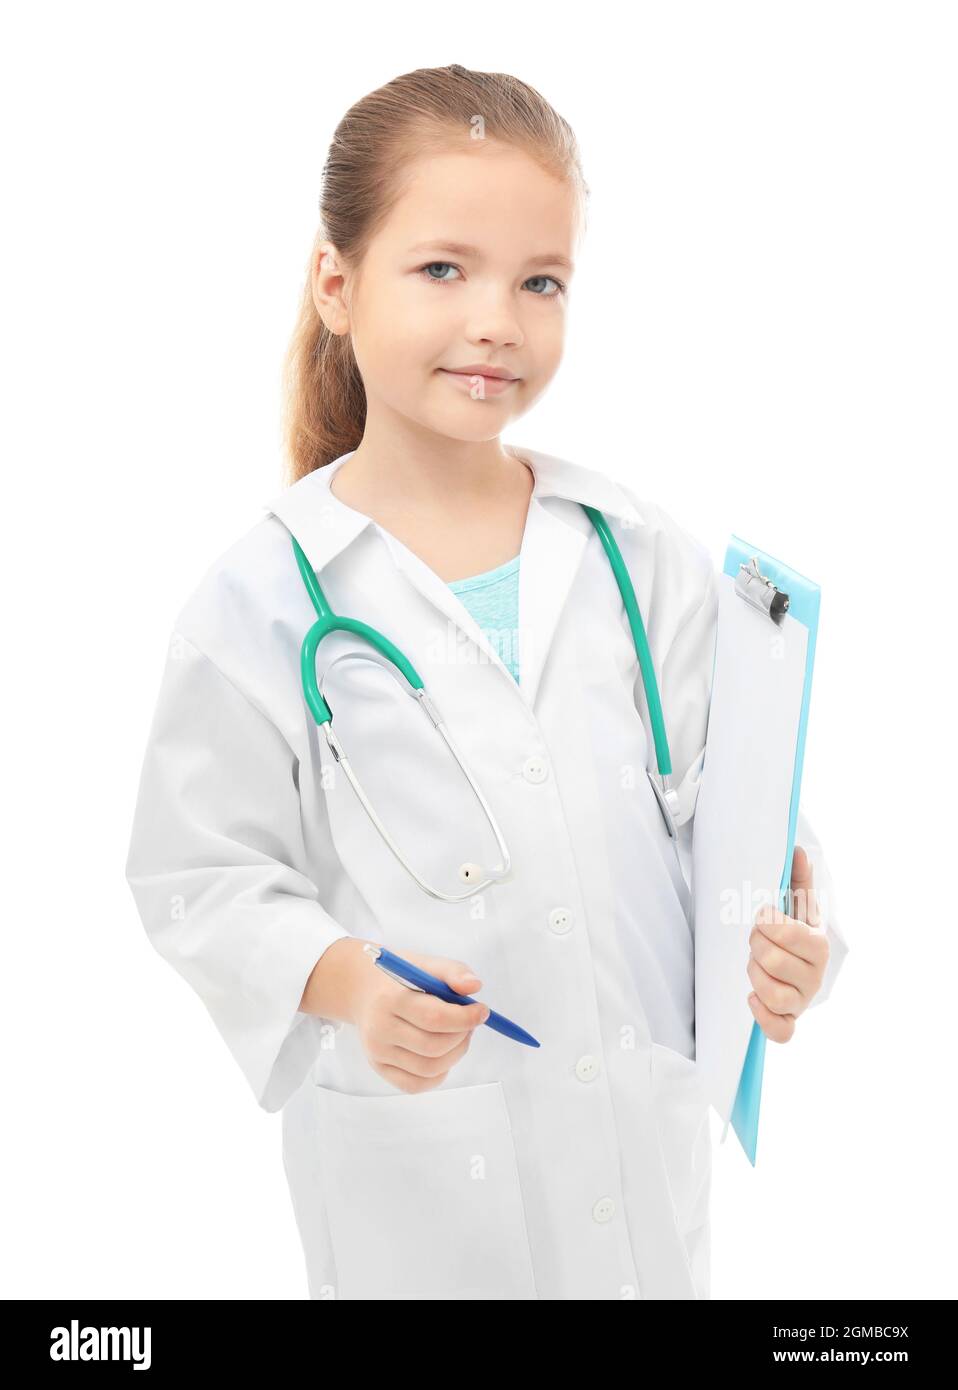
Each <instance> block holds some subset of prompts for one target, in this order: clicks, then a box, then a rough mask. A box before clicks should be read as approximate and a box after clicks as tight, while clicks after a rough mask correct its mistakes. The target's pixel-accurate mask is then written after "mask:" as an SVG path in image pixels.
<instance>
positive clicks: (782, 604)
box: [735, 555, 788, 623]
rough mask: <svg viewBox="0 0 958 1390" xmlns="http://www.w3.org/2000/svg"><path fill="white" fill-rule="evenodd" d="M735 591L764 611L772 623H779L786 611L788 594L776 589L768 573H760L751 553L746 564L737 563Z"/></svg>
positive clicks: (740, 596)
mask: <svg viewBox="0 0 958 1390" xmlns="http://www.w3.org/2000/svg"><path fill="white" fill-rule="evenodd" d="M735 592H736V593H737V594H738V596H739V598H743V599H744V600H745V602H746V603H750V604H751V605H752V607H753V608H757V609H758V610H759V612H761V613H765V614H766V615H767V616H768V617H769V618H771V619H772V622H774V623H781V621H782V619H783V618H784V617H785V614H786V613H787V612H788V594H786V593H785V592H784V590H782V589H776V587H775V585H774V584H773V583H772V581H771V580H770V579H769V577H768V575H766V574H762V572H761V570H760V569H759V567H758V556H757V555H753V556H752V558H751V560H749V562H748V564H747V565H746V564H745V563H744V561H743V562H742V564H740V565H739V567H738V576H737V577H736V580H735Z"/></svg>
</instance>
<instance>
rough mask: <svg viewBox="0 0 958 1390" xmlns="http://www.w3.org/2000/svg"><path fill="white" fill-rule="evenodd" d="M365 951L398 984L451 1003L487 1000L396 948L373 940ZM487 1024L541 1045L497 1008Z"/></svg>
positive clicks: (515, 1037) (504, 1033) (530, 1042)
mask: <svg viewBox="0 0 958 1390" xmlns="http://www.w3.org/2000/svg"><path fill="white" fill-rule="evenodd" d="M363 950H364V951H365V952H366V954H367V956H369V957H370V958H371V959H372V961H373V962H374V964H376V965H378V966H379V968H380V970H384V971H385V972H386V974H387V975H389V976H390V977H391V978H392V979H394V980H396V981H397V983H398V984H401V985H405V986H406V988H407V989H418V990H421V991H422V993H423V994H435V995H436V996H437V997H438V998H439V999H445V1001H446V1003H447V1004H481V1003H482V1002H483V1001H482V1000H481V999H473V997H472V995H471V994H457V993H456V991H455V990H454V989H450V987H449V985H447V984H446V982H445V980H439V979H437V978H436V976H435V975H430V974H428V973H427V972H426V971H425V970H420V969H419V967H418V965H413V964H412V962H411V961H408V960H403V958H402V956H394V955H393V953H392V951H387V950H386V948H385V946H374V945H373V944H372V943H371V942H367V943H366V945H365V946H364V947H363ZM485 1023H486V1026H487V1027H489V1028H494V1029H495V1030H496V1032H497V1033H502V1034H503V1035H504V1036H505V1037H507V1038H513V1039H514V1040H515V1041H516V1042H521V1043H526V1045H527V1046H529V1047H538V1046H539V1044H538V1043H537V1042H536V1040H535V1038H534V1037H533V1036H532V1034H531V1033H527V1032H526V1030H525V1029H524V1028H520V1027H519V1025H518V1023H511V1022H510V1021H509V1019H508V1018H503V1016H502V1014H497V1013H496V1011H495V1010H494V1009H490V1010H489V1017H488V1018H487V1019H486V1020H485Z"/></svg>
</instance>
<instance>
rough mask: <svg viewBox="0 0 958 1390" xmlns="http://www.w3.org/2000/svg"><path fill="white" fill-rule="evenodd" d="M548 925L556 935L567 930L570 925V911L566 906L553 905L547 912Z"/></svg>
mask: <svg viewBox="0 0 958 1390" xmlns="http://www.w3.org/2000/svg"><path fill="white" fill-rule="evenodd" d="M549 926H550V927H551V928H552V930H553V931H554V932H555V933H556V934H557V935H561V934H562V933H563V932H567V931H568V930H569V928H570V927H571V926H572V913H571V912H570V911H569V909H568V908H567V907H554V908H553V909H552V911H551V912H550V913H549Z"/></svg>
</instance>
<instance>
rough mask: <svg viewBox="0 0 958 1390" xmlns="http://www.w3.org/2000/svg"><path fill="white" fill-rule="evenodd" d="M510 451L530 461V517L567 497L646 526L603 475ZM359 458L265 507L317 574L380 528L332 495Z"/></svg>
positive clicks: (318, 474)
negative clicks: (336, 479)
mask: <svg viewBox="0 0 958 1390" xmlns="http://www.w3.org/2000/svg"><path fill="white" fill-rule="evenodd" d="M507 447H508V449H509V452H510V453H512V454H515V455H518V456H519V457H522V458H525V459H527V460H528V462H529V463H530V465H531V466H532V472H533V476H534V478H535V484H534V486H533V489H532V496H531V498H530V500H529V511H530V514H531V513H532V511H533V509H534V507H535V505H536V503H538V502H541V500H542V499H543V498H544V497H565V498H569V499H570V500H571V501H574V502H580V503H585V504H586V505H587V506H590V507H597V508H598V509H599V510H600V511H602V512H604V513H605V515H606V516H611V517H617V518H619V519H621V520H624V521H626V523H627V524H629V525H633V526H643V525H644V524H645V522H644V519H643V517H642V516H641V515H640V514H639V512H638V511H637V509H636V508H635V506H634V505H633V503H632V502H631V501H630V500H629V498H628V497H627V496H626V494H625V492H624V491H623V489H622V488H621V487H620V486H619V485H618V484H617V483H616V482H614V481H613V480H612V479H611V478H607V477H606V476H605V475H604V474H602V473H599V472H596V470H594V469H591V468H584V467H582V466H581V465H579V464H575V463H571V462H569V461H568V460H567V459H562V458H558V457H556V456H555V455H554V454H544V453H541V452H540V451H539V450H538V449H527V448H524V447H522V446H520V445H509V446H507ZM355 452H356V451H355V450H354V449H351V450H350V451H349V453H346V454H341V455H340V456H339V458H336V459H333V461H332V462H331V463H328V464H326V465H325V466H324V467H322V468H317V469H314V471H313V472H312V473H307V474H306V476H305V477H304V478H300V479H298V481H297V482H295V483H293V484H291V486H289V487H287V488H286V489H285V491H283V492H282V493H280V494H279V496H278V497H274V498H273V499H272V500H271V501H270V502H268V503H266V504H265V505H264V510H265V511H266V512H267V513H272V514H273V515H275V516H277V517H279V519H280V521H282V522H284V523H285V525H286V526H287V527H288V528H289V530H290V531H291V532H292V533H293V535H294V536H295V537H296V539H297V540H298V541H299V543H300V545H301V546H302V547H303V550H304V551H305V552H306V554H307V556H308V557H309V560H310V563H311V564H312V566H313V568H314V569H315V570H316V571H317V573H318V572H319V571H320V570H322V569H323V567H324V566H326V565H328V564H329V563H330V562H331V561H332V560H334V559H335V558H336V556H337V555H339V554H340V552H341V551H343V550H344V549H345V548H346V546H348V545H349V544H350V542H351V541H353V540H355V539H356V537H357V536H358V535H359V534H360V532H362V531H364V530H365V529H366V527H367V526H375V525H376V523H375V522H374V521H373V519H372V517H369V516H366V515H365V513H363V512H358V511H355V510H354V509H353V508H352V507H349V506H347V505H346V503H345V502H342V501H340V499H339V498H338V497H337V496H336V495H335V493H333V492H332V490H331V483H332V480H333V476H334V474H335V473H336V470H337V469H338V468H340V467H341V466H342V465H343V464H344V463H345V462H346V460H347V459H348V458H351V457H352V455H353V454H354V453H355ZM384 535H385V533H384Z"/></svg>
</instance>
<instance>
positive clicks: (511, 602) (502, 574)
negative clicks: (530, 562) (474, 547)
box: [449, 555, 519, 684]
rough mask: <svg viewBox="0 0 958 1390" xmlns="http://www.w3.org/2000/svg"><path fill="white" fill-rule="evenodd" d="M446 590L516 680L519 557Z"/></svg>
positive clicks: (453, 584) (517, 669)
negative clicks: (469, 616) (453, 595)
mask: <svg viewBox="0 0 958 1390" xmlns="http://www.w3.org/2000/svg"><path fill="white" fill-rule="evenodd" d="M449 588H450V589H451V590H452V592H453V593H454V594H455V595H456V597H457V598H458V599H459V600H460V601H461V602H462V603H463V604H464V605H465V606H466V608H468V610H469V612H470V613H471V614H472V616H473V618H474V619H475V620H476V623H477V624H478V626H479V627H480V628H481V629H482V631H483V632H484V633H485V635H486V637H487V639H488V641H489V643H490V645H491V646H492V647H493V648H494V649H495V651H496V654H497V655H498V657H499V659H500V661H501V662H502V664H503V665H504V666H505V667H506V669H507V670H508V671H510V672H511V674H512V677H513V679H514V680H515V681H516V683H517V684H518V681H519V630H518V629H519V556H518V555H517V556H516V558H515V559H514V560H507V561H506V563H505V564H504V565H499V566H497V568H496V569H494V570H486V572H485V574H474V575H472V576H471V577H470V578H469V579H454V580H453V581H452V583H451V584H450V585H449Z"/></svg>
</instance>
